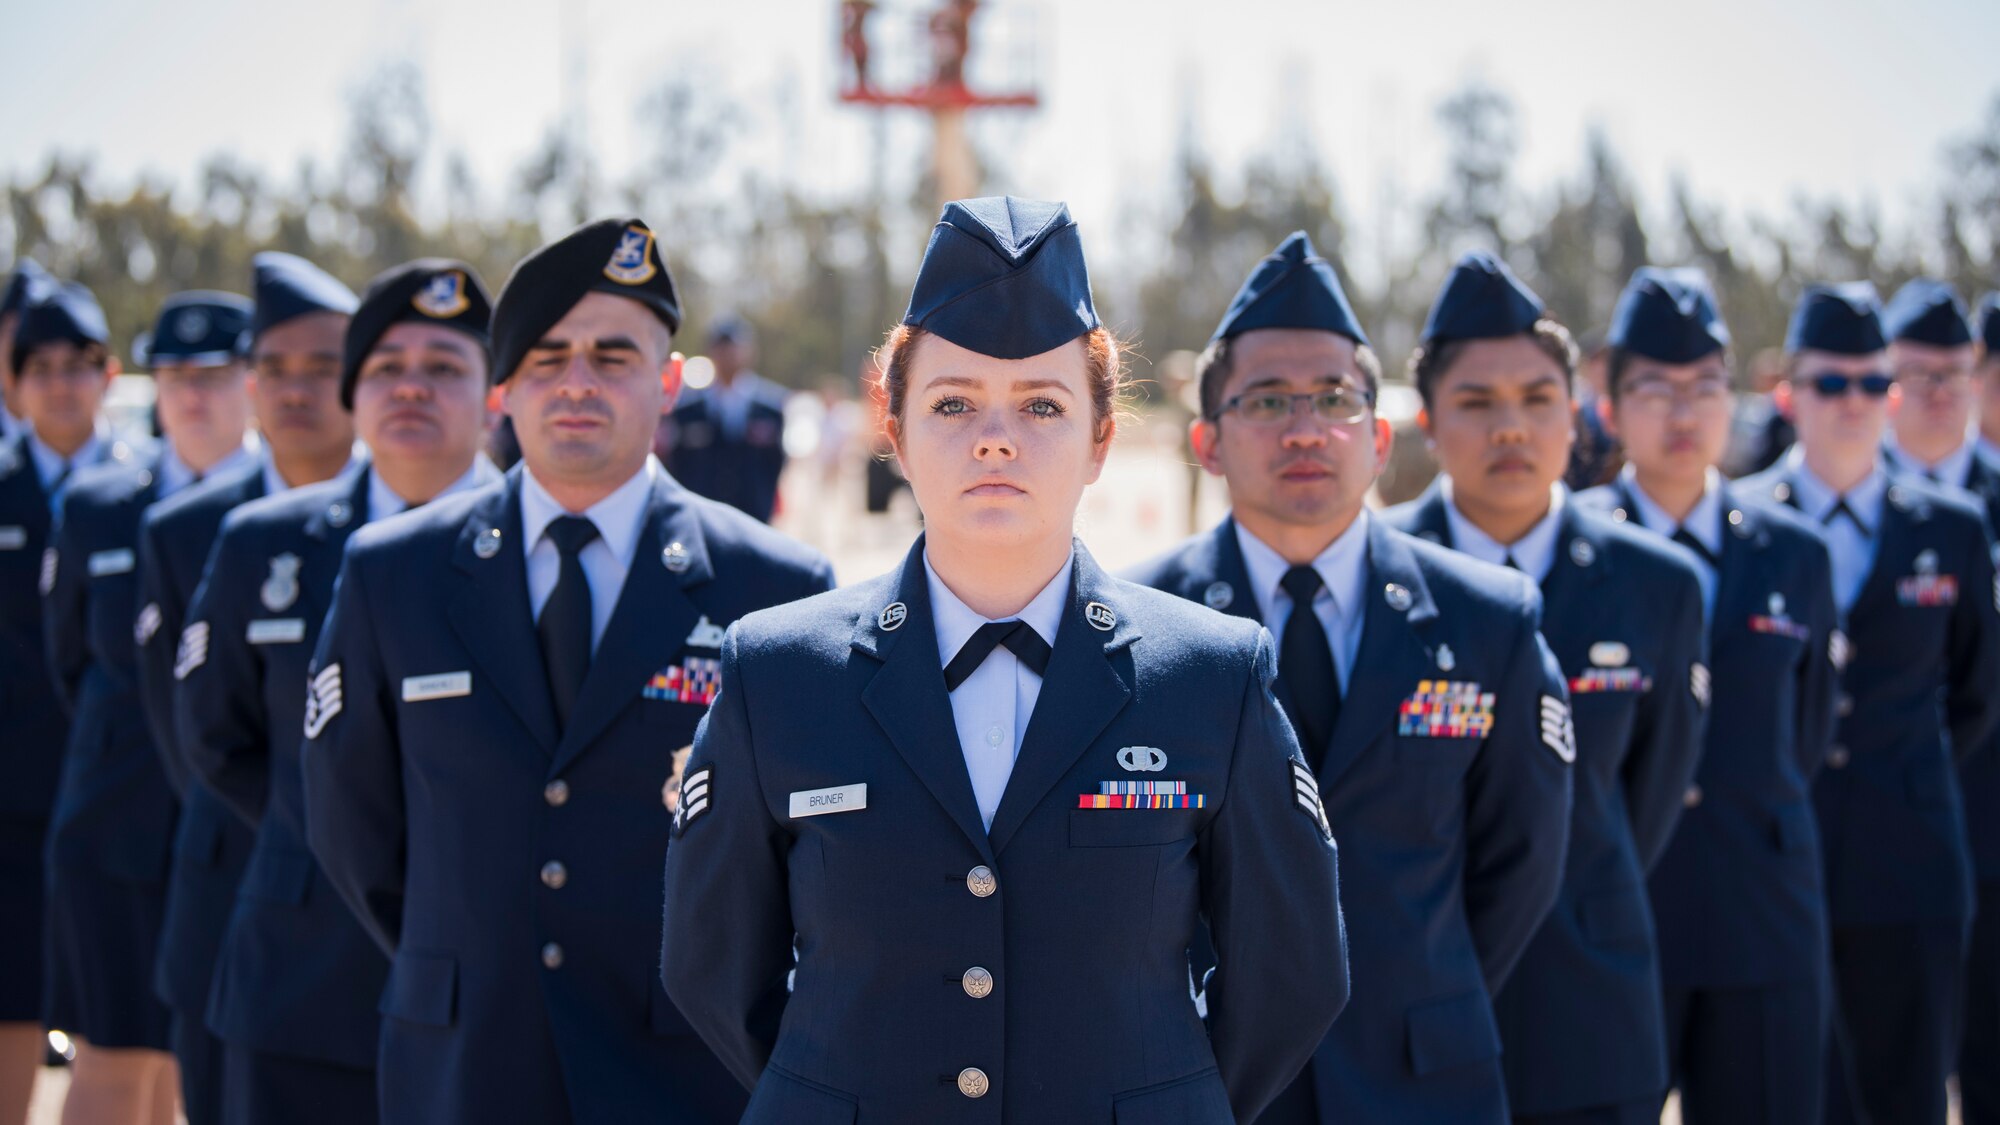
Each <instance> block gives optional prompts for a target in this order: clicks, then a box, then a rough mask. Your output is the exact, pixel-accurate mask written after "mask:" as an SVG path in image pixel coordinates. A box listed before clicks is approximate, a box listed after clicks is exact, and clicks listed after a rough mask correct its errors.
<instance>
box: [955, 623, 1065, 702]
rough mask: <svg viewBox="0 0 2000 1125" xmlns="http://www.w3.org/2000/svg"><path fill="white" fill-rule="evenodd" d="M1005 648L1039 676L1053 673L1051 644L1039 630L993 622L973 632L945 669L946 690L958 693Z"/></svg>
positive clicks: (1024, 625) (1026, 624)
mask: <svg viewBox="0 0 2000 1125" xmlns="http://www.w3.org/2000/svg"><path fill="white" fill-rule="evenodd" d="M1001 645H1006V646H1007V651H1008V652H1011V653H1013V654H1014V655H1015V657H1016V658H1018V659H1019V660H1020V661H1021V663H1023V664H1026V665H1027V666H1028V668H1029V669H1030V670H1031V671H1033V672H1034V673H1035V675H1037V676H1046V675H1048V674H1049V642H1047V641H1045V640H1043V639H1042V636H1041V634H1040V633H1037V632H1035V627H1034V626H1032V625H1030V624H1028V623H1027V622H1026V621H989V622H987V623H986V624H984V625H981V626H980V627H979V628H978V629H976V630H974V631H973V633H972V639H971V640H968V641H966V642H965V644H964V646H963V647H961V648H960V649H959V650H958V655H957V656H954V657H952V658H951V663H949V664H947V665H945V666H944V690H946V691H957V690H958V685H960V684H962V683H964V682H965V681H966V680H967V679H968V678H969V677H970V676H971V675H972V674H973V673H974V672H977V671H979V666H980V665H981V664H984V663H986V658H987V657H989V656H991V655H993V650H994V649H996V648H998V647H1000V646H1001Z"/></svg>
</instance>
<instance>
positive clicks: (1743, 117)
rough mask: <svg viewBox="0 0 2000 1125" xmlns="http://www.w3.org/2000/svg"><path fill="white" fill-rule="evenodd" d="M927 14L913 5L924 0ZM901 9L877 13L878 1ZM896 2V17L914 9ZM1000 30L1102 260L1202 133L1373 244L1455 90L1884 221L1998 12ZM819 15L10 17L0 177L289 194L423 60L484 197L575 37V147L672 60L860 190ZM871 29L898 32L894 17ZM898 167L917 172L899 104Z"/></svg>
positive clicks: (1971, 99)
mask: <svg viewBox="0 0 2000 1125" xmlns="http://www.w3.org/2000/svg"><path fill="white" fill-rule="evenodd" d="M929 3H930V0H923V4H922V6H926V7H928V6H929ZM896 6H897V5H896V4H895V3H894V0H891V2H890V3H888V4H885V8H888V9H893V8H894V7H896ZM901 6H902V7H905V8H908V7H911V6H913V5H911V4H909V3H905V4H903V5H901ZM991 7H993V8H994V9H1001V8H1010V7H1011V8H1014V9H1017V11H1016V12H1015V13H1013V15H1012V16H1009V15H1007V14H1005V13H1002V14H1000V15H997V16H996V17H994V18H995V19H996V21H1005V22H1008V23H1011V24H1016V25H1029V26H1032V28H1033V30H1034V32H1035V33H1036V36H1037V39H1038V42H1039V50H1038V51H1037V52H1036V55H1037V56H1038V58H1039V60H1040V61H1039V76H1038V77H1039V79H1040V82H1041V87H1042V92H1043V95H1044V103H1043V109H1042V111H1041V112H1040V113H1039V114H1035V115H1032V116H1024V115H1008V116H1007V117H1005V118H1003V119H1001V120H998V121H996V122H995V123H994V124H991V125H989V126H983V127H982V129H983V131H982V133H981V134H980V135H981V137H982V139H983V140H984V141H986V142H987V143H988V146H989V151H995V152H999V153H1002V154H1004V155H1005V156H1006V157H1007V158H1008V165H1007V186H1010V187H1012V188H1013V189H1015V190H1017V191H1020V192H1022V193H1025V194H1035V195H1045V196H1056V197H1061V198H1066V199H1068V200H1070V201H1071V204H1072V208H1073V210H1074V211H1075V212H1076V214H1077V216H1078V218H1079V220H1080V221H1081V222H1082V224H1083V226H1084V229H1085V232H1086V237H1087V238H1090V239H1091V240H1092V241H1096V242H1099V243H1100V244H1101V243H1103V242H1104V241H1105V240H1107V239H1109V238H1111V236H1112V233H1111V232H1113V231H1114V230H1117V229H1121V228H1129V227H1131V226H1132V225H1134V221H1135V218H1136V219H1137V220H1138V222H1139V225H1142V226H1143V225H1144V224H1143V218H1144V216H1143V215H1142V216H1136V217H1135V216H1132V215H1124V214H1114V213H1112V212H1113V208H1114V205H1115V204H1116V203H1117V202H1119V201H1122V200H1127V199H1132V198H1139V199H1142V200H1144V199H1150V200H1153V201H1158V200H1159V199H1161V198H1162V192H1163V191H1164V188H1165V184H1166V180H1165V172H1166V170H1167V168H1168V165H1169V162H1170V160H1171V159H1172V156H1173V153H1174V148H1175V141H1176V138H1177V137H1178V135H1179V133H1180V130H1181V126H1182V122H1183V120H1184V119H1186V117H1187V116H1188V115H1189V114H1190V113H1191V114H1193V116H1194V119H1195V121H1196V123H1197V125H1198V128H1199V130H1200V133H1201V135H1202V137H1203V139H1204V141H1205V143H1206V145H1207V147H1208V148H1209V150H1210V151H1211V153H1213V155H1214V156H1215V157H1216V159H1217V161H1218V163H1219V164H1220V165H1221V166H1223V167H1225V168H1229V167H1233V166H1235V165H1236V164H1237V163H1239V162H1240V161H1241V159H1242V158H1243V157H1244V156H1245V155H1246V154H1249V153H1253V152H1256V151H1258V150H1260V149H1263V148H1266V147H1268V146H1269V145H1270V144H1271V143H1272V142H1273V139H1274V138H1275V137H1277V136H1279V135H1281V130H1282V128H1283V125H1282V124H1281V122H1282V121H1283V119H1284V118H1285V117H1287V116H1289V117H1290V118H1291V120H1292V121H1293V122H1295V123H1297V124H1302V125H1303V126H1304V127H1306V128H1309V129H1311V130H1312V131H1313V132H1314V133H1315V134H1316V135H1317V137H1318V138H1319V140H1320V147H1321V149H1322V152H1323V153H1324V154H1325V156H1326V157H1327V159H1328V161H1329V163H1330V164H1331V166H1332V168H1333V171H1334V173H1335V175H1336V176H1337V178H1338V180H1339V183H1340V186H1341V190H1342V193H1343V197H1344V199H1345V201H1346V203H1347V205H1348V212H1349V218H1350V220H1351V222H1352V223H1353V224H1354V225H1356V226H1366V225H1368V224H1369V223H1371V221H1373V220H1374V219H1376V218H1379V217H1380V216H1381V215H1383V214H1384V213H1385V209H1386V208H1389V207H1392V206H1394V205H1396V204H1397V203H1398V202H1399V201H1401V202H1403V203H1405V205H1407V200H1408V199H1409V198H1411V193H1413V192H1415V191H1417V190H1420V189H1421V188H1423V187H1426V186H1428V185H1430V184H1432V183H1434V182H1435V179H1436V176H1437V173H1438V170H1439V167H1440V156H1441V152H1440V147H1439V144H1438V133H1437V129H1436V128H1435V126H1434V124H1433V118H1432V111H1433V108H1434V106H1435V105H1436V103H1437V101H1438V100H1439V99H1440V98H1441V97H1442V96H1443V95H1444V94H1445V93H1447V92H1448V91H1450V90H1452V89H1453V88H1455V87H1457V86H1458V85H1459V84H1460V83H1462V82H1463V81H1464V80H1465V79H1466V78H1467V77H1469V76H1473V75H1478V76H1482V77H1484V78H1485V79H1487V80H1489V81H1491V82H1492V83H1494V84H1495V85H1497V86H1498V87H1499V88H1501V89H1502V90H1503V91H1505V92H1507V93H1508V94H1510V95H1512V96H1513V97H1514V98H1515V99H1516V101H1517V103H1518V104H1519V106H1520V108H1521V110H1522V120H1523V122H1524V125H1525V130H1524V135H1523V142H1524V143H1523V148H1522V160H1521V164H1520V167H1519V170H1518V171H1519V176H1520V178H1521V179H1522V180H1523V181H1525V182H1527V183H1529V184H1534V185H1547V184H1550V183H1552V182H1553V181H1554V180H1555V179H1556V178H1557V177H1559V176H1562V175H1566V174H1570V173H1571V172H1572V171H1573V170H1574V169H1575V168H1576V167H1577V166H1578V165H1579V162H1580V154H1581V151H1582V146H1583V138H1584V135H1585V132H1586V130H1587V129H1588V128H1589V127H1591V126H1592V125H1597V126H1601V127H1602V128H1604V129H1605V130H1606V131H1607V132H1608V133H1609V134H1610V136H1611V137H1612V139H1613V141H1614V142H1615V143H1616V145H1617V147H1618V149H1619V150H1620V151H1621V152H1622V153H1623V154H1624V156H1625V157H1626V158H1627V160H1628V161H1629V162H1630V164H1631V165H1632V169H1633V172H1634V174H1635V175H1636V177H1637V178H1638V180H1639V183H1640V185H1641V189H1642V192H1643V193H1644V196H1645V198H1646V199H1647V201H1648V203H1649V204H1650V205H1652V206H1654V207H1656V208H1657V207H1659V206H1661V205H1662V204H1663V201H1664V198H1665V194H1666V184H1667V182H1668V180H1669V177H1670V176H1672V175H1674V174H1680V175H1684V176H1685V177H1687V178H1688V179H1689V180H1690V181H1691V182H1692V183H1693V184H1694V186H1695V187H1696V189H1697V191H1698V193H1699V194H1700V195H1701V196H1703V197H1704V198H1706V199H1709V200H1712V201H1714V202H1717V203H1721V204H1724V205H1725V206H1727V207H1729V208H1730V209H1731V210H1732V211H1736V212H1741V211H1743V210H1744V209H1746V208H1748V209H1757V210H1762V211H1765V212H1769V213H1775V212H1779V211H1782V210H1783V209H1784V208H1785V207H1786V206H1787V205H1788V203H1789V201H1790V200H1791V199H1792V198H1793V197H1794V196H1795V195H1796V194H1798V193H1800V192H1809V193H1813V194H1816V195H1827V194H1833V195H1838V196H1841V197H1843V198H1846V199H1850V200H1851V199H1861V198H1867V199H1872V200H1874V201H1876V202H1878V203H1879V204H1880V205H1881V207H1882V209H1883V211H1884V213H1885V214H1888V215H1890V216H1891V217H1892V218H1893V217H1894V216H1895V215H1897V214H1898V213H1899V212H1902V211H1904V210H1906V209H1907V207H1908V205H1909V203H1910V201H1912V200H1914V199H1918V198H1923V197H1926V196H1928V195H1929V194H1930V193H1931V192H1933V191H1934V190H1935V188H1936V186H1937V184H1938V183H1939V179H1940V176H1941V171H1940V162H1939V152H1940V149H1941V146H1942V144H1943V143H1944V142H1945V141H1946V140H1947V139H1948V138H1950V137H1953V136H1956V135H1959V134H1962V133H1964V132H1966V131H1967V130H1969V129H1971V128H1973V127H1974V126H1976V125H1977V124H1978V123H1979V122H1980V121H1981V120H1982V118H1983V117H1984V114H1985V111H1986V107H1987V105H1988V104H1989V103H1990V101H1991V100H1992V98H1993V96H1994V95H1995V93H1996V92H2000V67H1996V66H1995V65H1994V62H1993V59H1994V48H1995V46H1996V45H2000V3H1996V2H1995V0H1901V2H1899V3H1896V4H1890V3H1887V2H1884V0H1878V2H1866V0H1669V2H1664V3H1658V2H1656V3H1650V4H1633V3H1627V2H1617V0H1593V2H1556V0H1514V2H1512V3H1506V4H1495V3H1492V2H1491V0H1389V2H1380V3H1372V4H1362V3H1356V2H1353V0H1327V2H1320V3H1307V2H1303V0H1293V2H1283V0H1227V2H1223V3H1217V2H1215V0H1046V2H1043V3H1040V4H1034V5H1020V4H1014V5H1008V4H1004V3H1001V2H1000V0H993V3H992V4H991ZM836 8H837V5H836V4H835V3H834V2H833V0H700V2H692V0H588V3H577V2H572V3H571V4H569V5H567V6H565V5H561V4H558V3H555V2H552V0H348V2H344V3H338V4H336V3H332V2H329V0H309V2H287V0H174V2H171V3H163V2H159V0H153V2H150V3H140V2H136V0H65V2H64V3H61V4H46V3H32V2H30V0H0V13H4V15H0V27H4V28H5V40H6V42H7V43H8V44H9V50H8V51H7V59H6V61H5V63H4V64H0V107H4V110H5V116H6V125H5V127H4V128H0V175H5V176H11V177H19V176H23V175H27V174H30V173H32V172H33V171H34V170H36V169H38V168H39V167H40V165H41V164H42V162H43V161H44V160H45V159H46V157H47V155H48V154H49V153H50V152H51V151H55V150H61V151H64V152H69V153H88V154H92V155H94V157H95V158H96V161H97V166H98V168H99V169H100V171H101V172H102V173H104V174H106V175H107V176H108V177H110V178H113V179H118V180H124V179H129V178H130V177H132V176H135V175H137V174H139V173H141V172H151V173H155V174H159V175H163V176H167V177H170V178H175V179H178V180H183V181H184V180H185V178H186V177H187V175H188V173H189V172H190V171H191V170H192V169H193V167H194V166H195V165H196V163H197V162H198V160H199V159H200V158H201V157H202V156H203V155H204V154H207V153H210V152H213V151H216V150H224V149H227V150H233V151H235V152H237V153H239V154H241V155H243V156H245V157H247V158H249V159H250V160H251V161H253V162H255V163H258V164H261V165H263V166H264V167H266V168H268V169H271V170H272V171H274V172H277V173H279V174H280V175H281V176H283V177H285V178H289V176H290V174H291V171H292V169H293V168H294V167H295V166H296V164H297V162H298V160H299V159H300V158H301V157H302V156H312V157H315V158H317V159H320V160H323V161H324V160H329V159H331V158H332V157H333V156H334V155H335V154H336V153H337V152H338V150H339V147H340V144H341V141H342V138H343V135H344V127H345V122H346V113H347V98H348V95H349V93H350V91H351V90H352V89H353V88H354V87H355V86H356V84H357V83H358V82H359V81H360V80H361V79H362V78H363V77H365V76H366V75H367V74H368V73H370V71H371V70H372V69H374V68H376V67H378V66H380V65H381V64H382V63H384V62H385V61H388V60H392V59H398V58H401V59H412V60H414V61H416V62H417V63H419V64H420V65H421V66H422V68H423V71H424V74H425V76H426V82H427V89H426V94H427V98H428V102H429V107H430V111H431V115H432V119H433V122H434V126H435V131H434V137H435V140H436V142H437V143H438V149H439V150H457V151H461V152H463V153H464V154H465V155H466V156H467V158H468V159H469V160H470V162H471V164H472V166H473V168H474V170H475V171H476V172H478V173H479V176H480V179H481V181H482V183H483V184H484V185H485V187H486V189H487V191H488V193H489V196H491V199H492V201H494V202H497V201H498V199H499V193H500V192H501V191H502V190H503V188H504V185H505V184H506V182H507V178H508V177H509V175H510V174H511V172H512V171H513V170H514V168H515V167H516V166H518V164H519V163H520V162H521V161H522V160H523V159H524V157H525V156H526V155H527V154H528V153H529V152H530V150H531V149H532V148H533V147H534V145H535V142H536V141H537V140H538V139H539V138H540V137H541V136H542V135H543V133H544V131H545V130H546V129H547V128H548V126H549V125H550V124H551V123H552V122H553V121H555V120H557V119H558V117H559V116H560V114H561V112H562V108H563V105H564V86H563V74H564V69H565V64H566V61H567V58H568V57H569V56H568V54H567V52H566V50H565V47H564V43H565V34H566V30H567V32H568V33H569V41H571V42H575V43H579V44H581V45H582V46H583V48H584V51H585V53H584V56H583V57H584V59H585V60H586V67H585V73H586V75H587V77H586V80H585V83H584V87H583V89H584V95H585V102H586V105H587V107H588V117H589V123H590V137H591V138H592V142H593V148H594V149H595V151H596V152H597V153H598V155H599V158H600V160H601V161H602V163H603V164H604V166H605V167H606V168H607V170H609V171H610V172H612V173H614V174H616V173H618V172H621V171H626V170H629V169H630V168H631V167H632V166H633V164H634V160H635V155H636V152H635V150H636V148H637V147H638V146H637V144H636V141H635V130H634V110H635V108H636V107H637V105H638V104H639V101H640V99H641V98H642V97H643V95H644V93H645V92H646V91H647V90H649V89H650V88H652V87H653V86H654V85H656V84H657V83H658V82H659V80H660V78H661V76H662V75H664V74H666V73H667V72H668V70H669V68H676V67H695V68H699V69H701V70H703V71H705V72H706V73H710V74H713V75H714V76H716V78H717V79H718V81H720V82H721V83H722V84H723V85H724V87H725V88H726V89H727V91H728V92H729V93H730V94H731V95H732V96H734V97H736V98H738V99H741V100H743V101H745V102H746V103H747V104H748V107H749V108H750V110H751V111H752V122H753V124H754V125H755V126H756V133H757V136H758V137H759V138H760V140H759V142H758V143H757V144H756V145H755V146H754V147H752V148H750V149H748V150H745V151H744V152H743V153H742V155H743V157H745V158H746V159H751V160H754V161H756V162H758V163H760V164H763V165H765V166H767V167H769V168H770V169H771V171H772V172H773V173H774V174H784V175H788V176H790V177H792V178H793V179H794V180H795V181H803V182H807V183H810V184H815V185H821V186H823V188H824V190H826V191H827V192H829V193H845V192H849V191H852V190H855V189H856V188H857V187H858V186H859V185H861V184H863V183H865V182H866V181H867V179H868V177H869V175H870V161H871V159H872V148H871V145H870V138H871V135H872V134H871V129H870V126H869V124H868V122H869V120H870V115H869V114H867V113H865V112H863V111H859V110H855V109H851V108H845V107H842V106H840V105H838V104H837V103H836V102H835V101H834V99H833V97H832V91H833V90H834V88H835V85H836V82H837V72H836V67H837V63H838V59H837V51H836V42H835V40H836V35H835V23H836V20H835V10H836ZM885 18H886V17H885ZM897 120H898V121H900V122H901V124H898V125H896V126H893V127H892V128H891V129H890V130H889V132H888V133H887V134H886V135H887V137H888V139H889V142H890V143H889V146H888V148H889V152H888V153H887V155H886V159H885V161H884V166H885V168H886V169H887V170H888V175H889V176H890V177H891V182H892V183H896V182H901V181H905V180H906V178H907V176H908V175H909V173H910V171H911V170H913V169H914V167H915V166H916V164H917V163H918V162H920V161H921V160H922V159H923V158H924V156H925V151H926V150H925V148H924V147H923V144H922V133H921V132H920V131H919V125H918V123H917V122H915V121H914V120H912V119H911V118H910V117H909V116H908V115H907V114H904V115H899V116H898V118H897Z"/></svg>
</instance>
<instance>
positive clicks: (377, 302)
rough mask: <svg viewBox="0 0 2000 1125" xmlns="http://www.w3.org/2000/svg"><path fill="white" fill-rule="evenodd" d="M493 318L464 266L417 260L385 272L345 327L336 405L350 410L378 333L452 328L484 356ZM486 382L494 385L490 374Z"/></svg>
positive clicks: (477, 283) (490, 306)
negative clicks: (413, 325)
mask: <svg viewBox="0 0 2000 1125" xmlns="http://www.w3.org/2000/svg"><path fill="white" fill-rule="evenodd" d="M492 319H493V303H492V301H490V300H488V299H487V296H486V286H484V285H482V284H480V281H479V275H478V274H477V273H474V272H473V269H472V267H471V266H468V265H466V264H465V263H464V262H458V261H453V260H451V259H449V258H418V259H417V260H416V261H414V262H404V263H403V264H402V265H400V266H392V267H390V268H389V269H387V270H384V271H383V272H382V273H380V274H378V275H376V278H375V280H373V281H371V282H369V283H368V288H367V290H366V291H364V292H363V293H362V294H361V307H360V308H358V309H355V310H354V319H352V320H350V321H348V322H347V338H346V341H345V343H344V346H343V347H342V349H341V353H342V354H341V364H340V404H341V405H342V406H345V407H346V408H347V409H349V410H353V409H354V384H355V381H356V380H357V379H359V378H360V377H361V365H362V364H363V363H365V362H367V360H368V353H369V352H372V351H374V350H375V345H376V344H377V343H379V342H380V341H381V339H382V334H383V333H385V332H387V331H389V329H391V328H393V327H395V326H396V325H398V324H401V323H402V322H404V321H406V320H414V321H417V322H418V323H421V324H435V325H438V326H440V327H443V328H452V329H456V330H458V331H459V332H462V333H464V334H465V335H466V336H469V337H471V339H472V342H473V343H475V344H478V345H479V350H480V351H481V352H482V353H484V352H485V351H486V350H487V347H488V343H489V341H488V338H487V328H488V326H489V325H490V324H491V322H492ZM486 379H487V382H488V383H489V384H490V383H491V382H492V380H493V373H492V371H491V370H488V371H487V373H486Z"/></svg>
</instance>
